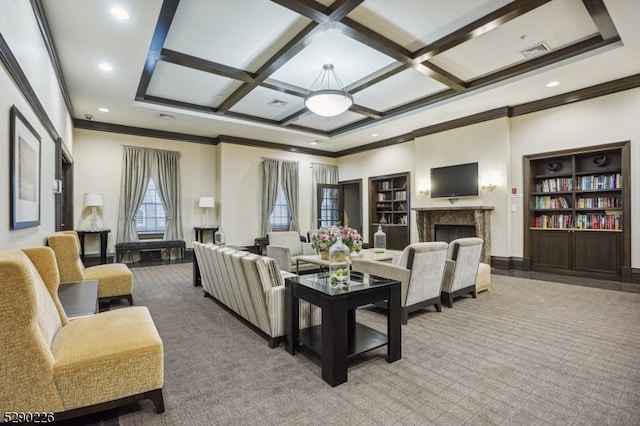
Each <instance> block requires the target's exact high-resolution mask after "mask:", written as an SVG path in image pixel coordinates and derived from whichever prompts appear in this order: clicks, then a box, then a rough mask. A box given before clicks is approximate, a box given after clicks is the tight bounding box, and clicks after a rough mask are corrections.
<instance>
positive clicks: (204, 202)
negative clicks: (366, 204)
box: [198, 197, 216, 227]
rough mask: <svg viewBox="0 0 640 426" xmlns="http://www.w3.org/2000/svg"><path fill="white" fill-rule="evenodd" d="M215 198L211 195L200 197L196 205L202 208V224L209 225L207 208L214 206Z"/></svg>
mask: <svg viewBox="0 0 640 426" xmlns="http://www.w3.org/2000/svg"><path fill="white" fill-rule="evenodd" d="M215 206H216V199H215V198H213V197H200V202H199V203H198V207H200V208H201V209H204V226H206V227H210V226H211V220H210V219H209V209H212V208H215Z"/></svg>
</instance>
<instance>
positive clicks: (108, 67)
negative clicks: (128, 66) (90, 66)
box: [98, 62, 113, 72]
mask: <svg viewBox="0 0 640 426" xmlns="http://www.w3.org/2000/svg"><path fill="white" fill-rule="evenodd" d="M98 67H100V69H101V70H102V71H105V72H108V71H111V70H113V67H112V66H111V64H108V63H106V62H103V63H101V64H100V65H98Z"/></svg>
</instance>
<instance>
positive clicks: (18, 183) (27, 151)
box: [10, 105, 42, 229]
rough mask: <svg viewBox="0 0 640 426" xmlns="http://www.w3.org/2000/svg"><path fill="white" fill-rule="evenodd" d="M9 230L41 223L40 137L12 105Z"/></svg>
mask: <svg viewBox="0 0 640 426" xmlns="http://www.w3.org/2000/svg"><path fill="white" fill-rule="evenodd" d="M10 145H11V154H10V155H11V161H10V165H11V229H22V228H29V227H32V226H39V225H40V161H41V157H42V154H41V149H40V136H39V135H38V134H37V133H36V131H35V130H34V128H33V127H32V126H31V124H29V122H28V121H27V120H26V118H25V117H24V116H23V115H22V114H21V113H20V111H18V108H16V106H15V105H13V106H12V107H11V143H10Z"/></svg>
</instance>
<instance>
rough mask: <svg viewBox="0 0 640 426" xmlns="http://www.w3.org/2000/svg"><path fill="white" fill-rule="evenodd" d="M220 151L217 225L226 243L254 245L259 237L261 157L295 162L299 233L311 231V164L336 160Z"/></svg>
mask: <svg viewBox="0 0 640 426" xmlns="http://www.w3.org/2000/svg"><path fill="white" fill-rule="evenodd" d="M220 152H221V155H220V161H221V166H220V178H219V182H220V188H221V189H220V193H221V198H222V202H221V204H220V210H219V214H220V216H219V219H220V222H219V223H220V224H221V225H222V227H223V228H224V229H225V232H226V236H227V243H228V244H235V245H247V244H253V240H254V239H255V238H256V237H258V236H260V216H261V214H260V212H261V209H262V158H263V157H266V158H276V159H280V160H289V161H298V172H299V179H300V181H299V185H300V191H299V192H300V193H299V206H298V208H299V210H300V215H299V222H300V232H301V234H303V235H306V233H307V231H308V230H309V229H310V228H311V202H312V199H311V197H312V195H313V191H312V190H311V179H312V172H311V164H312V163H320V164H335V163H336V161H335V159H333V158H330V157H320V156H312V155H306V154H298V153H295V152H287V151H278V150H273V149H265V148H255V147H249V146H241V145H233V144H227V143H222V144H221V148H220ZM340 179H343V177H342V176H340Z"/></svg>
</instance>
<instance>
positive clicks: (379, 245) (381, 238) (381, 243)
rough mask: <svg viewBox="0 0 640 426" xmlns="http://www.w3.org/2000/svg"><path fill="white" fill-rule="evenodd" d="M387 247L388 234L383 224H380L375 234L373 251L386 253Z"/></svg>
mask: <svg viewBox="0 0 640 426" xmlns="http://www.w3.org/2000/svg"><path fill="white" fill-rule="evenodd" d="M386 249H387V234H385V233H384V231H383V230H382V226H379V225H378V230H377V231H376V233H375V234H373V251H374V253H384V251H385V250H386Z"/></svg>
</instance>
